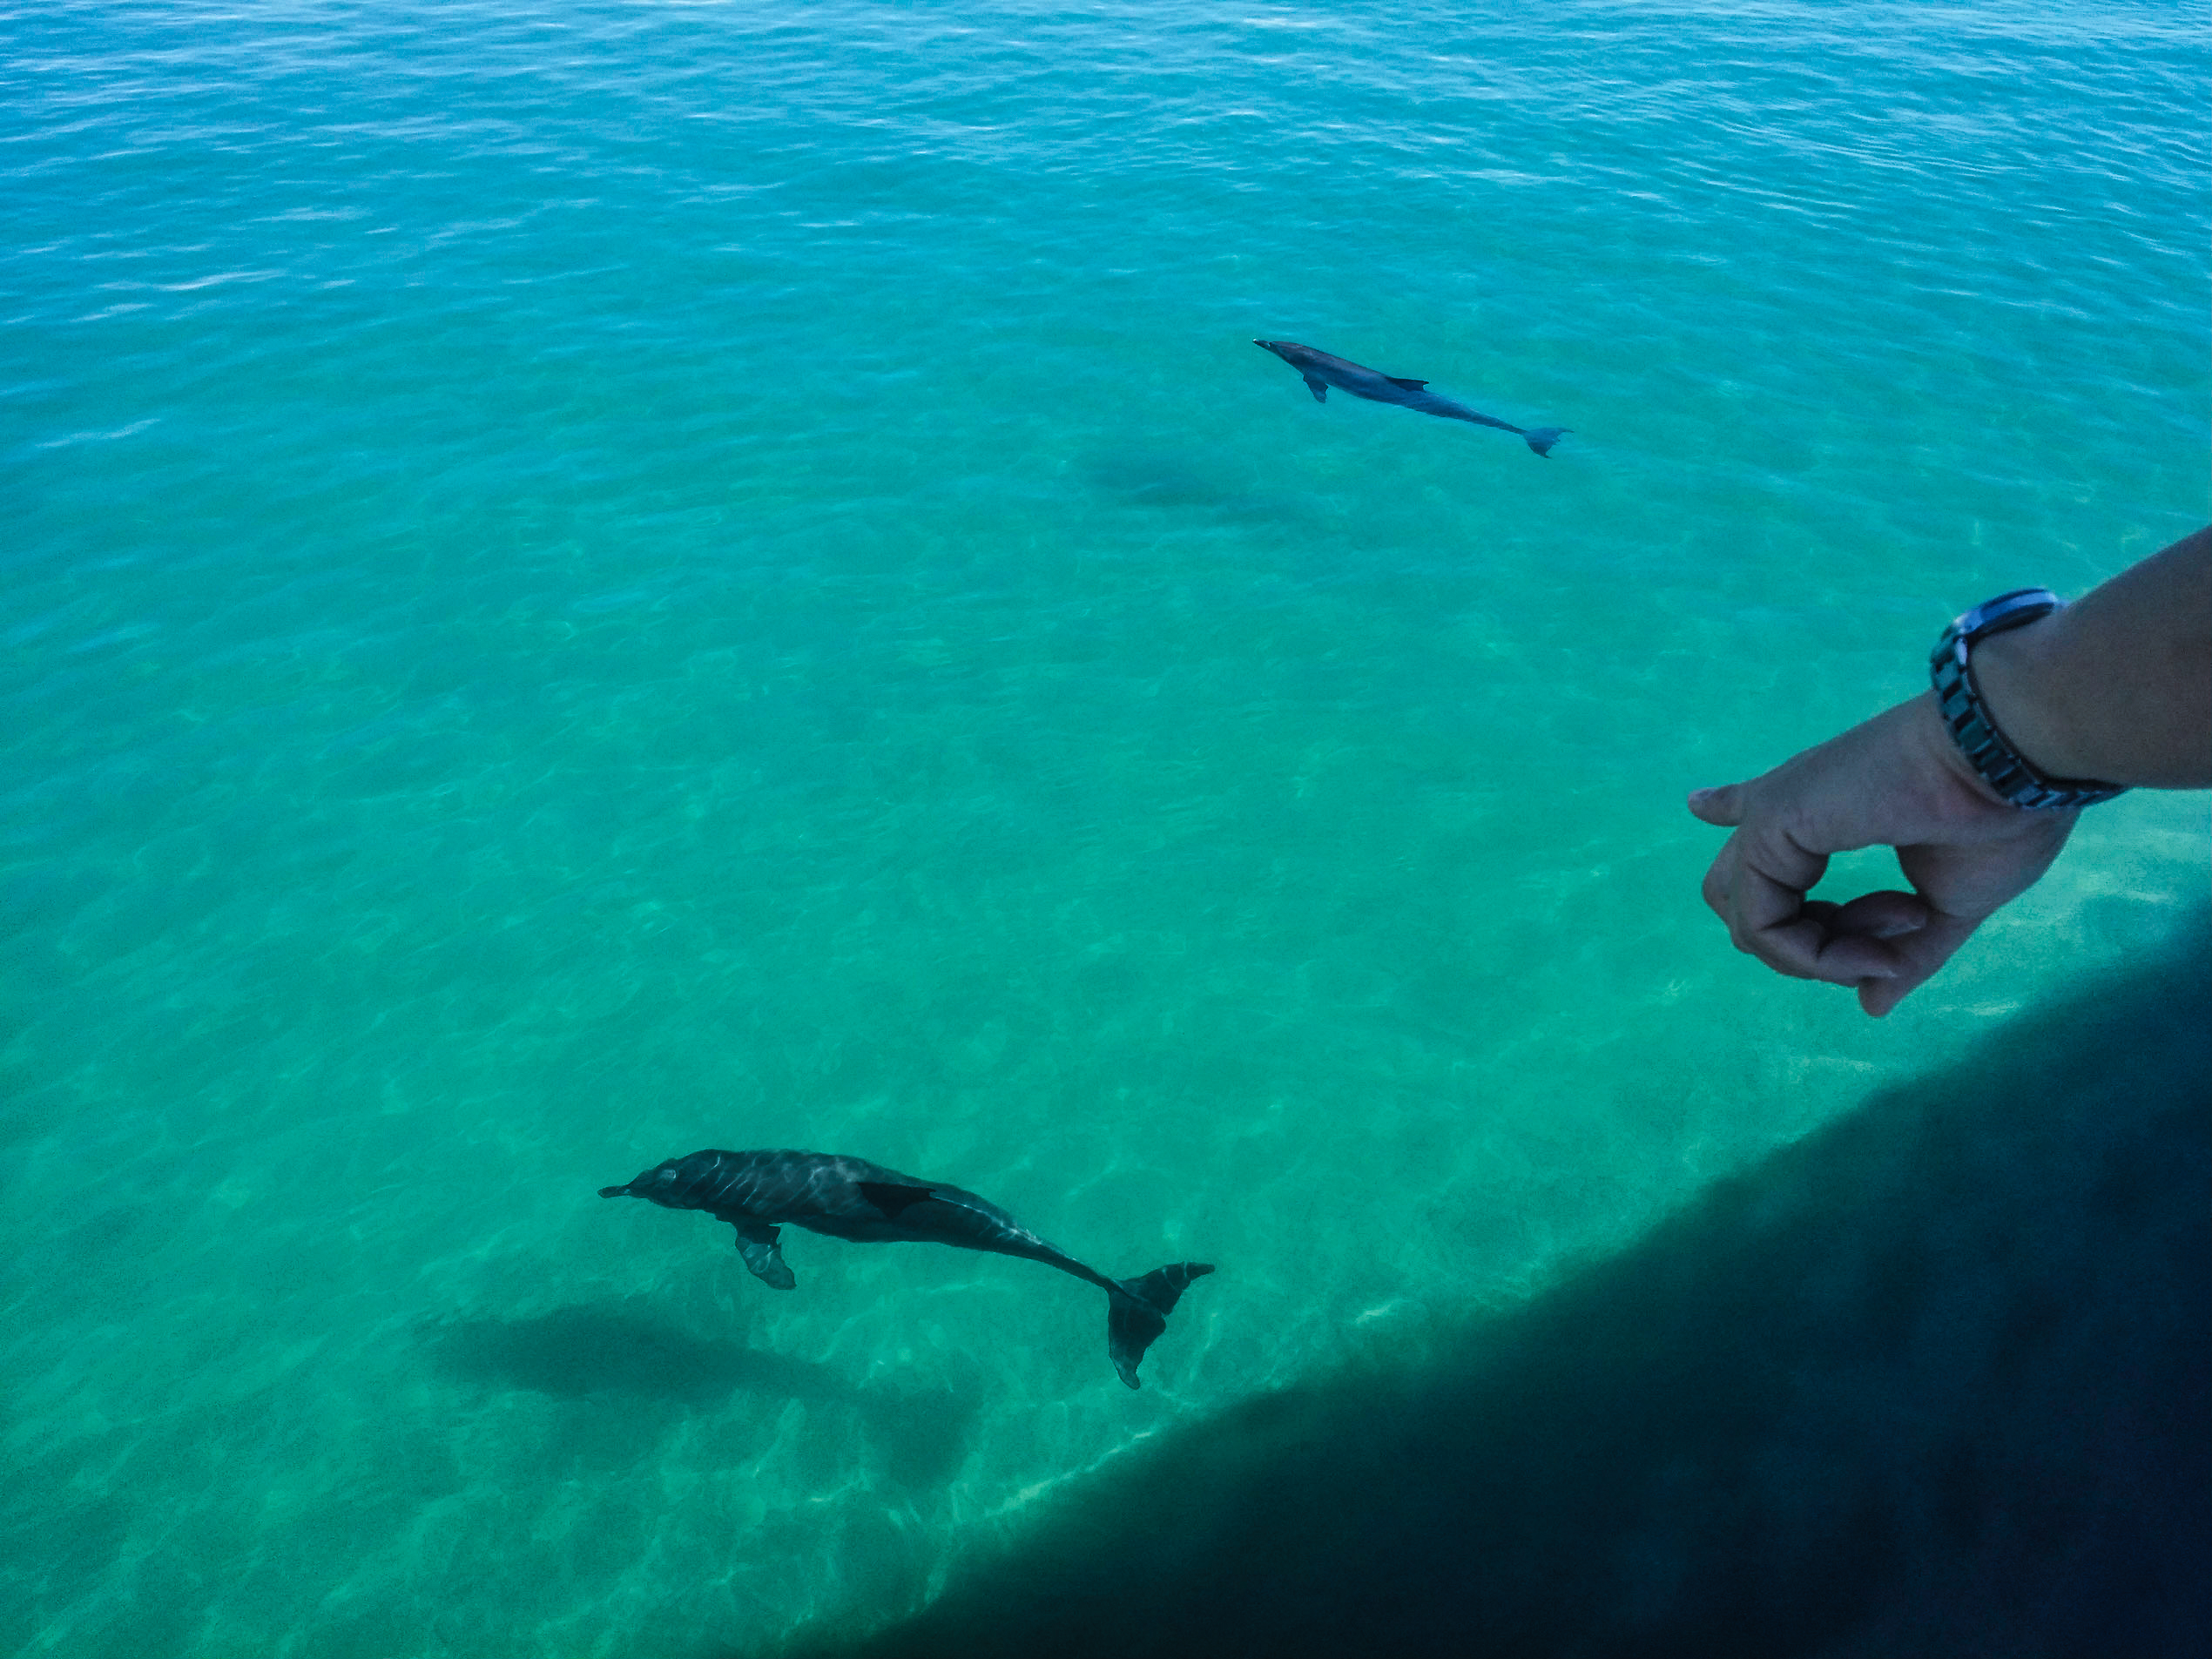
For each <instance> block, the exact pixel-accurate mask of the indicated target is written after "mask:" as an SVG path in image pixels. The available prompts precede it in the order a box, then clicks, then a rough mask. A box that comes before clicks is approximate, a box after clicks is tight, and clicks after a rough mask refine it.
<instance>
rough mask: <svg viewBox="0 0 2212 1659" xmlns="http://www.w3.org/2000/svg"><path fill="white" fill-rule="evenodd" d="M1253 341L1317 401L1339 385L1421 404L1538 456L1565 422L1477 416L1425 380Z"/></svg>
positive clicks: (1293, 345)
mask: <svg viewBox="0 0 2212 1659" xmlns="http://www.w3.org/2000/svg"><path fill="white" fill-rule="evenodd" d="M1252 344H1253V345H1255V346H1258V347H1260V348H1261V349H1262V350H1264V351H1271V352H1273V353H1274V354H1276V355H1277V356H1278V357H1279V358H1281V359H1282V360H1283V361H1285V362H1286V363H1288V364H1289V365H1290V366H1291V368H1294V369H1296V370H1298V373H1299V374H1303V375H1305V384H1306V388H1307V389H1308V390H1310V391H1311V392H1312V394H1313V401H1315V402H1316V403H1325V402H1327V401H1329V388H1331V387H1332V386H1334V387H1339V388H1342V389H1343V390H1345V391H1347V392H1349V393H1351V394H1352V396H1354V397H1364V398H1366V400H1367V401H1369V402H1370V403H1396V404H1399V405H1400V406H1401V407H1403V408H1409V409H1419V410H1420V412H1421V413H1422V414H1423V415H1443V416H1444V417H1445V418H1446V419H1447V420H1453V421H1474V424H1475V425H1477V426H1494V427H1496V428H1498V429H1499V430H1500V431H1501V432H1518V433H1519V434H1520V435H1521V436H1522V437H1524V438H1526V439H1527V441H1528V447H1529V448H1531V449H1534V451H1535V452H1536V453H1537V454H1538V455H1549V454H1550V453H1551V448H1552V445H1554V443H1557V442H1559V441H1560V439H1561V437H1562V436H1564V435H1565V434H1566V432H1567V428H1565V427H1563V426H1537V427H1518V426H1514V425H1513V424H1512V423H1511V422H1510V421H1501V420H1498V419H1496V418H1495V417H1494V416H1491V415H1477V414H1476V413H1475V412H1474V410H1473V409H1471V408H1467V405H1466V404H1464V403H1454V402H1453V401H1452V400H1451V399H1450V398H1448V397H1439V396H1438V395H1436V394H1435V393H1434V392H1432V391H1429V390H1428V389H1427V387H1428V382H1427V381H1401V380H1399V378H1398V377H1397V376H1396V375H1395V374H1381V373H1379V372H1378V371H1376V370H1374V369H1372V368H1361V367H1360V366H1359V364H1357V363H1352V362H1346V361H1345V360H1344V359H1343V358H1341V357H1332V356H1330V355H1329V354H1328V353H1326V352H1325V351H1316V350H1314V349H1313V347H1311V346H1301V345H1299V344H1298V342H1297V341H1294V340H1255V341H1252Z"/></svg>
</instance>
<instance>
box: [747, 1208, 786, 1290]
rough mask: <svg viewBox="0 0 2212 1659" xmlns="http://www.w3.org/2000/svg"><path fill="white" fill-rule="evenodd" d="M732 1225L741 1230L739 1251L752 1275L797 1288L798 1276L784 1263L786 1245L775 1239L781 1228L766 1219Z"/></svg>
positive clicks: (766, 1282)
mask: <svg viewBox="0 0 2212 1659" xmlns="http://www.w3.org/2000/svg"><path fill="white" fill-rule="evenodd" d="M731 1225H732V1226H734V1227H735V1228H736V1229H737V1230H738V1255H740V1256H742V1257H744V1258H745V1265H746V1266H747V1267H749V1268H751V1269H752V1276H753V1278H757V1279H759V1281H760V1282H761V1283H762V1284H764V1285H772V1286H774V1287H775V1288H776V1289H777V1290H779V1291H788V1290H793V1289H796V1288H797V1286H798V1285H799V1280H798V1279H797V1278H794V1277H793V1276H792V1271H791V1269H790V1268H788V1267H786V1266H785V1265H784V1247H783V1246H782V1245H781V1244H778V1243H777V1242H776V1238H777V1235H778V1233H779V1231H781V1229H779V1228H775V1227H771V1226H770V1225H769V1224H767V1223H766V1222H765V1221H738V1222H732V1224H731Z"/></svg>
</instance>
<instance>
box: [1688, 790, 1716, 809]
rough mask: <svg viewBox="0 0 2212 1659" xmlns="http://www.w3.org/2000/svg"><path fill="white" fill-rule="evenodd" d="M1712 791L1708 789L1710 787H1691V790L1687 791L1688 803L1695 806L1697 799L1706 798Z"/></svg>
mask: <svg viewBox="0 0 2212 1659" xmlns="http://www.w3.org/2000/svg"><path fill="white" fill-rule="evenodd" d="M1711 794H1712V791H1711V790H1710V789H1693V790H1691V791H1690V792H1689V803H1690V805H1691V806H1696V804H1697V803H1698V802H1699V801H1701V800H1703V799H1707V798H1708V797H1709V796H1710V795H1711Z"/></svg>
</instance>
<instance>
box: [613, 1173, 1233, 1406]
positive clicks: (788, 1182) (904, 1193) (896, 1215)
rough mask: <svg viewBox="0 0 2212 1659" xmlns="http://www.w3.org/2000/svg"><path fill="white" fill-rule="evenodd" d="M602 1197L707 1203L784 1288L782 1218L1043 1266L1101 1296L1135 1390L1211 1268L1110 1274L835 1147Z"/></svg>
mask: <svg viewBox="0 0 2212 1659" xmlns="http://www.w3.org/2000/svg"><path fill="white" fill-rule="evenodd" d="M599 1196H600V1197H603V1198H623V1197H629V1198H646V1199H650V1200H651V1202H653V1203H654V1204H661V1205H664V1206H665V1207H666V1208H668V1209H671V1210H704V1211H706V1212H707V1214H709V1215H711V1216H712V1217H714V1218H715V1219H716V1220H717V1221H726V1222H728V1223H729V1224H731V1225H732V1227H735V1228H736V1229H737V1230H738V1254H739V1255H741V1256H743V1257H744V1258H745V1265H746V1266H747V1267H749V1268H751V1269H752V1272H753V1276H754V1277H755V1278H759V1279H762V1280H765V1282H766V1283H768V1284H770V1285H773V1286H775V1288H776V1289H778V1290H779V1291H788V1290H790V1289H792V1287H793V1286H795V1285H797V1284H798V1283H799V1281H798V1280H797V1279H796V1278H792V1271H791V1269H790V1268H788V1267H786V1266H785V1265H784V1252H783V1248H782V1246H781V1245H779V1244H778V1243H777V1242H776V1233H777V1224H779V1223H787V1224H790V1225H792V1226H794V1227H804V1228H806V1231H809V1232H817V1233H827V1234H828V1235H829V1236H830V1237H831V1238H843V1239H846V1240H848V1241H850V1242H851V1243H853V1244H897V1243H900V1242H906V1243H913V1244H952V1245H954V1246H955V1247H957V1248H959V1249H961V1250H986V1251H991V1252H993V1253H994V1254H995V1255H1000V1256H1019V1257H1021V1258H1022V1259H1023V1260H1025V1261H1032V1262H1042V1263H1043V1264H1045V1265H1046V1266H1048V1267H1056V1268H1058V1269H1059V1270H1060V1271H1062V1272H1063V1273H1073V1274H1074V1275H1075V1276H1076V1278H1080V1279H1083V1280H1086V1281H1088V1282H1089V1283H1090V1284H1093V1285H1097V1286H1098V1287H1099V1288H1100V1289H1101V1290H1103V1291H1105V1292H1106V1352H1107V1354H1108V1356H1109V1358H1110V1359H1112V1360H1113V1362H1114V1369H1115V1370H1116V1371H1117V1372H1120V1373H1121V1377H1122V1380H1123V1382H1125V1383H1127V1384H1128V1385H1129V1386H1130V1387H1131V1388H1136V1387H1139V1386H1141V1385H1140V1384H1139V1383H1138V1381H1137V1379H1136V1366H1137V1362H1138V1361H1139V1360H1141V1359H1143V1358H1144V1351H1145V1350H1146V1349H1147V1348H1149V1347H1150V1346H1151V1345H1152V1343H1153V1340H1154V1339H1155V1338H1157V1336H1158V1335H1159V1334H1160V1332H1163V1331H1164V1330H1166V1329H1167V1328H1168V1315H1169V1314H1170V1313H1171V1312H1174V1311H1175V1305H1176V1303H1177V1300H1178V1299H1179V1298H1181V1297H1182V1295H1183V1292H1184V1287H1185V1286H1187V1285H1189V1284H1190V1281H1191V1280H1192V1279H1194V1278H1203V1277H1204V1275H1206V1274H1208V1273H1211V1272H1212V1271H1213V1268H1212V1266H1211V1264H1208V1263H1205V1262H1177V1263H1175V1264H1172V1265H1170V1266H1167V1267H1160V1268H1155V1269H1154V1270H1153V1271H1151V1272H1149V1273H1147V1274H1145V1275H1144V1277H1143V1278H1107V1277H1106V1276H1105V1275H1104V1274H1103V1273H1100V1272H1096V1271H1093V1270H1092V1269H1090V1268H1088V1267H1085V1266H1084V1265H1083V1264H1082V1263H1081V1262H1079V1261H1077V1260H1076V1258H1074V1257H1072V1256H1069V1255H1066V1254H1064V1253H1063V1252H1062V1251H1058V1250H1055V1249H1054V1248H1053V1247H1052V1246H1051V1245H1050V1244H1046V1243H1045V1242H1044V1240H1043V1239H1042V1238H1038V1237H1037V1236H1036V1234H1035V1233H1033V1232H1031V1231H1029V1230H1028V1228H1027V1227H1024V1226H1023V1225H1022V1224H1021V1223H1020V1222H1018V1221H1016V1220H1015V1218H1014V1217H1011V1216H1009V1215H1008V1214H1007V1213H1006V1211H1003V1210H1001V1209H1000V1208H999V1207H998V1206H997V1205H996V1204H993V1203H991V1202H990V1201H989V1200H988V1199H987V1198H979V1197H976V1196H975V1195H974V1193H972V1192H966V1191H963V1190H961V1189H960V1188H959V1187H954V1186H948V1185H947V1184H945V1183H944V1182H942V1181H921V1180H917V1179H915V1178H914V1177H913V1176H910V1175H900V1173H899V1172H898V1171H897V1170H887V1169H885V1168H884V1167H883V1166H882V1165H881V1164H880V1163H868V1162H867V1160H866V1159H865V1158H848V1157H839V1156H838V1155H837V1154H836V1153H834V1152H716V1151H711V1150H710V1151H705V1152H694V1153H692V1154H691V1156H690V1157H680V1158H671V1159H669V1160H668V1162H667V1163H659V1164H656V1165H654V1167H653V1168H651V1169H650V1170H646V1171H645V1172H644V1174H643V1175H641V1176H639V1177H637V1179H636V1180H634V1181H631V1182H629V1183H628V1184H625V1185H623V1186H619V1187H601V1188H600V1189H599Z"/></svg>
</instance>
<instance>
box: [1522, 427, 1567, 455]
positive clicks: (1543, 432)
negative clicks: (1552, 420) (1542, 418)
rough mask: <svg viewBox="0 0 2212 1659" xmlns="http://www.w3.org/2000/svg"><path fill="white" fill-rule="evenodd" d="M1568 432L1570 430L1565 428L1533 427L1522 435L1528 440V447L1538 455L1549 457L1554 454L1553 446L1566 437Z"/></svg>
mask: <svg viewBox="0 0 2212 1659" xmlns="http://www.w3.org/2000/svg"><path fill="white" fill-rule="evenodd" d="M1567 434H1568V428H1566V427H1563V426H1532V427H1530V428H1528V430H1527V431H1526V432H1524V433H1522V434H1521V436H1522V437H1524V438H1526V439H1527V440H1528V447H1529V448H1531V449H1534V451H1535V452H1536V453H1537V454H1538V455H1549V454H1551V452H1552V445H1554V443H1557V442H1559V441H1560V440H1561V438H1563V437H1565V436H1566V435H1567Z"/></svg>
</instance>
